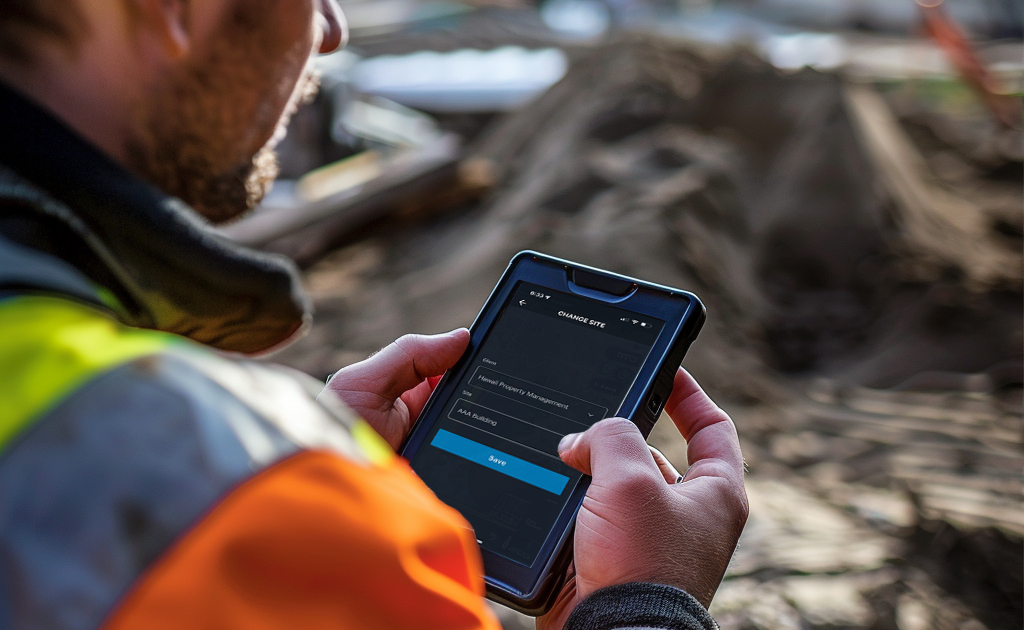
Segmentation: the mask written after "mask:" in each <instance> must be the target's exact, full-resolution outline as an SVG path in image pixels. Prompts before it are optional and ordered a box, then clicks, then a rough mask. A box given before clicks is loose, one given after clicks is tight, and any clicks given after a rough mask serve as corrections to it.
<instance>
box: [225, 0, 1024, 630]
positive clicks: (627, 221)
mask: <svg viewBox="0 0 1024 630" xmlns="http://www.w3.org/2000/svg"><path fill="white" fill-rule="evenodd" d="M343 8H344V10H345V12H346V14H347V16H348V19H349V23H350V26H351V35H352V37H351V43H350V45H349V47H348V49H347V50H345V51H342V52H340V53H336V54H334V55H331V56H328V57H324V58H322V59H320V61H319V66H320V70H321V72H322V76H323V89H322V90H321V93H320V95H319V96H318V97H317V99H316V100H315V101H314V102H312V103H310V104H309V105H308V106H306V107H305V108H304V109H303V110H301V111H300V112H299V114H298V115H297V116H296V118H295V119H294V120H293V122H292V125H291V130H290V133H289V136H288V139H287V140H286V141H285V143H284V144H283V145H282V146H281V147H280V153H281V161H282V169H283V176H284V177H283V179H282V180H281V181H280V182H279V183H278V185H277V186H276V187H275V189H274V191H273V193H272V194H271V196H270V197H269V198H268V199H267V200H266V202H265V203H264V204H263V206H262V207H260V208H259V209H258V210H257V211H256V212H255V213H253V214H252V215H250V216H249V217H247V218H245V219H243V220H242V221H240V222H237V223H235V224H232V225H230V226H228V227H226V228H225V229H224V231H225V232H226V233H227V234H228V235H229V236H231V237H232V238H235V239H237V240H239V241H241V242H244V243H247V244H249V245H252V246H255V247H258V248H262V249H265V250H268V251H274V252H280V253H284V254H287V255H289V256H292V257H294V258H295V259H296V260H297V261H298V262H299V263H300V265H301V266H302V267H303V269H304V270H305V271H304V273H305V281H306V283H307V286H308V289H309V291H310V292H311V294H312V296H313V298H314V300H315V302H316V308H317V316H316V324H315V326H314V327H313V329H312V331H311V332H310V334H309V335H307V336H306V337H305V338H304V339H303V340H301V341H300V342H299V343H297V344H295V345H294V346H292V347H290V348H288V349H286V350H284V351H282V352H280V353H278V354H277V355H276V356H274V357H272V360H274V361H279V362H283V363H286V364H289V365H292V366H295V367H297V368H299V369H301V370H304V371H306V372H308V373H310V374H313V375H315V376H317V377H320V378H322V377H324V376H325V375H327V374H328V373H330V372H333V371H335V370H337V369H339V368H340V367H342V366H344V365H347V364H350V363H352V362H355V361H358V360H361V359H363V358H365V357H366V356H367V355H368V354H370V353H371V352H373V351H375V350H377V349H379V348H380V347H382V346H383V345H385V344H387V343H388V342H390V341H392V340H393V339H395V338H396V337H398V336H400V335H402V334H404V333H407V332H420V333H432V332H440V331H447V330H450V329H452V328H454V327H457V326H467V325H469V324H470V323H471V322H472V320H473V317H474V316H475V314H476V312H477V310H478V309H479V308H480V306H481V305H482V304H483V303H484V300H485V299H486V297H487V295H488V293H489V291H490V289H491V287H492V286H493V285H494V283H495V282H496V281H497V280H498V278H499V276H500V275H501V272H502V270H503V269H504V267H505V265H506V264H507V262H508V260H509V258H511V256H512V255H513V254H514V253H515V252H517V251H519V250H522V249H526V248H531V249H536V250H540V251H543V252H546V253H549V254H552V255H556V256H561V257H565V258H569V259H572V260H576V261H579V262H582V263H586V264H590V265H594V266H598V267H603V268H606V269H610V270H612V271H616V272H620V273H624V274H629V275H634V276H638V277H640V278H644V279H646V280H650V281H654V282H658V283H662V284H667V285H673V286H677V287H681V288H684V289H688V290H692V291H694V292H696V293H697V294H698V295H700V296H701V297H702V298H703V300H704V301H705V302H706V304H707V308H708V323H707V325H706V326H705V328H704V331H703V332H702V334H701V336H700V338H699V339H698V341H697V342H696V344H695V345H694V346H693V348H692V350H691V352H690V354H689V355H688V356H687V358H686V361H685V363H684V364H685V366H686V367H687V368H688V369H689V370H690V371H691V372H693V373H694V374H695V375H696V377H697V378H698V380H700V381H701V383H703V384H704V386H705V387H706V388H707V389H708V391H709V392H710V393H711V395H712V396H713V397H714V398H715V399H716V400H717V401H719V403H720V404H721V405H722V406H723V407H724V408H725V409H726V410H727V411H728V412H729V413H730V414H731V415H732V416H733V418H734V419H735V420H736V423H737V425H738V428H739V432H740V436H741V439H742V441H743V447H744V452H745V455H746V459H747V462H748V464H749V476H748V479H747V481H748V490H749V495H750V504H751V516H750V521H749V523H748V525H747V529H746V532H745V533H744V536H743V539H742V540H741V542H740V548H739V550H738V552H737V554H736V557H735V559H734V561H733V563H732V566H731V568H730V571H729V574H728V576H727V578H726V581H725V583H724V584H723V585H722V587H721V589H720V591H719V594H718V596H717V598H716V600H715V603H714V606H713V607H712V613H713V614H714V615H715V617H716V618H717V619H718V621H719V623H720V624H721V625H722V627H723V628H724V629H726V630H741V629H742V630H754V629H757V630H800V629H811V628H814V629H817V628H832V629H840V628H842V629H854V628H856V629H873V630H890V629H892V630H928V629H936V630H946V629H949V630H954V629H958V630H983V629H990V630H997V629H998V630H1002V629H1006V630H1019V629H1020V628H1021V627H1022V626H1024V618H1022V602H1024V593H1022V574H1024V567H1022V558H1024V549H1022V544H1021V540H1022V535H1024V509H1022V505H1021V498H1022V488H1024V485H1022V473H1024V446H1022V444H1024V439H1022V433H1024V431H1022V429H1024V424H1022V395H1021V392H1022V346H1024V337H1022V318H1024V314H1022V247H1024V228H1022V224H1024V200H1022V197H1024V170H1022V135H1021V95H1022V86H1024V78H1022V77H1024V45H1022V26H1024V25H1022V20H1024V1H1022V0H946V2H942V0H919V2H916V3H915V2H914V1H913V0H731V1H727V0H721V1H717V0H544V1H543V2H539V3H537V4H534V3H531V2H526V1H525V0H495V1H493V2H492V1H482V0H481V1H473V2H455V1H431V0H349V1H345V2H343ZM651 441H652V443H653V444H655V445H656V446H658V447H660V448H661V449H662V450H663V451H664V452H665V453H666V454H667V455H668V456H669V458H670V459H672V460H673V461H674V463H675V464H676V465H677V466H678V467H679V468H680V469H682V468H685V466H686V453H685V444H684V443H683V441H682V439H681V438H680V437H679V436H678V435H677V434H676V433H675V431H674V428H673V427H672V424H671V422H669V421H667V419H663V421H662V422H660V423H659V425H658V428H656V429H655V433H654V434H653V436H652V438H651ZM656 526H657V525H656V524H654V523H652V527H656ZM496 611H497V612H498V614H499V616H500V617H501V619H502V620H503V623H504V624H505V626H506V628H508V629H516V628H527V627H532V623H531V622H530V620H528V619H526V618H524V617H522V616H519V615H516V614H514V613H511V612H510V611H507V610H504V609H500V608H498V607H496Z"/></svg>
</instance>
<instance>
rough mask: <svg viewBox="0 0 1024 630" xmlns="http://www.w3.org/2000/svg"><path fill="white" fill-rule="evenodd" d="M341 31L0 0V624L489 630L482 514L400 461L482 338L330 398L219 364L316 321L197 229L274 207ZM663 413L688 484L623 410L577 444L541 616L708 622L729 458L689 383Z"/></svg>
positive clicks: (733, 449) (377, 366) (273, 265)
mask: <svg viewBox="0 0 1024 630" xmlns="http://www.w3.org/2000/svg"><path fill="white" fill-rule="evenodd" d="M343 37H344V35H343V22H342V18H341V15H340V12H339V11H338V9H337V7H336V6H335V4H334V0H320V1H318V0H0V627H2V628H62V629H63V628H67V629H86V628H90V629H91V628H100V627H102V628H108V629H121V628H147V629H160V628H245V629H257V628H267V629H270V628H274V629H277V628H299V627H301V628H426V629H431V628H467V629H468V628H495V627H497V623H496V621H495V620H494V618H493V617H492V616H491V614H490V613H489V611H488V609H487V607H486V606H485V605H484V601H483V599H482V595H483V582H482V579H481V572H482V570H481V563H480V557H479V553H478V550H477V548H476V543H475V540H474V538H473V536H472V533H471V532H470V531H469V530H468V529H467V527H466V524H465V521H463V520H462V519H461V517H460V516H459V515H458V514H457V513H456V512H455V511H453V510H451V509H450V508H448V507H446V506H444V505H443V504H442V503H440V502H439V501H438V500H437V499H436V498H435V497H434V496H433V495H432V493H430V491H429V490H428V489H427V488H426V487H425V486H424V485H423V484H422V483H421V482H420V481H419V480H418V479H417V478H416V477H415V476H414V475H413V474H412V472H411V471H410V470H409V469H408V467H407V466H406V465H405V464H404V463H403V462H402V461H401V460H400V459H399V458H397V457H396V456H395V454H394V451H393V449H394V448H395V447H397V446H398V444H399V443H400V442H401V440H402V439H403V437H404V436H405V434H406V433H407V431H408V429H409V426H410V424H411V422H412V421H413V420H414V419H415V417H416V415H417V414H418V413H419V410H420V409H421V408H422V406H423V404H424V403H425V401H426V398H427V396H428V395H429V393H430V388H431V385H432V383H433V382H435V381H434V380H432V379H431V377H436V376H437V375H440V374H442V373H443V372H444V370H445V369H447V368H448V367H450V366H451V365H452V364H453V363H454V362H455V361H456V359H457V358H458V357H459V355H460V354H461V353H462V351H463V350H464V348H465V346H466V343H467V340H468V334H467V332H466V331H465V330H456V331H454V332H452V333H449V334H447V335H438V336H407V337H403V338H402V339H399V340H398V341H396V342H395V343H393V344H391V345H390V346H388V347H387V348H385V349H384V350H383V351H381V352H380V353H378V354H377V355H375V356H374V357H373V358H371V359H368V360H367V361H364V362H362V363H359V364H356V365H353V366H351V367H349V368H346V369H344V370H342V371H341V372H339V373H338V374H337V375H336V376H335V377H334V378H333V379H332V381H331V383H330V385H329V387H328V389H327V390H326V391H323V392H320V391H318V390H319V389H320V388H319V387H318V386H317V385H316V384H315V383H313V382H311V381H310V380H309V379H308V378H306V377H304V376H302V375H299V374H295V373H293V372H290V371H288V370H285V369H283V368H273V367H268V366H266V365H262V364H255V363H252V362H247V361H245V360H243V359H242V358H240V357H238V356H237V355H236V356H235V357H234V358H232V357H229V356H228V355H225V354H224V353H216V352H214V351H212V350H211V348H213V349H218V350H223V351H230V352H235V353H258V352H262V351H265V350H268V349H270V348H273V347H276V346H279V345H280V344H282V343H284V342H285V341H287V340H288V339H289V338H291V337H292V336H294V335H295V334H296V333H297V332H298V331H300V330H301V329H302V328H303V327H304V326H305V324H306V323H307V320H308V317H307V315H306V313H307V307H306V302H305V298H304V297H303V296H302V294H301V291H300V289H299V284H298V280H297V275H296V273H295V270H294V268H293V267H292V266H291V265H290V264H289V263H288V262H287V261H284V260H282V259H279V258H276V257H272V256H267V255H264V254H260V253H256V252H252V251H248V250H245V249H242V248H240V247H237V246H235V245H233V244H231V243H229V242H226V241H225V240H223V239H221V238H219V237H218V236H216V235H215V234H213V233H212V232H210V231H209V230H207V228H206V225H207V221H210V222H219V221H224V220H227V219H230V218H232V217H234V216H236V215H238V214H239V213H241V212H243V211H245V210H246V209H247V208H249V207H251V206H252V205H253V204H254V203H256V202H257V201H258V200H259V198H260V197H261V195H262V194H263V193H264V192H265V190H266V188H267V186H268V185H269V182H270V181H271V180H272V178H273V175H274V160H273V155H272V147H273V144H274V143H275V141H276V140H278V139H279V137H280V130H281V129H282V128H283V122H282V120H283V118H284V117H286V116H287V114H288V113H289V112H290V111H291V110H292V109H293V108H294V106H295V104H296V103H298V102H299V101H300V100H301V98H302V97H303V96H304V95H306V94H308V93H309V91H310V87H311V81H310V79H309V77H308V76H307V75H305V74H304V72H305V68H306V67H307V62H308V60H309V58H310V56H311V55H312V54H314V53H315V52H317V51H319V52H329V51H331V50H334V49H335V48H337V47H338V46H339V45H340V44H341V42H342V40H343ZM201 217H202V218H201ZM204 218H205V220H204ZM667 409H668V410H669V414H670V415H671V416H672V418H673V419H674V421H675V423H676V425H677V426H678V427H679V429H680V431H681V432H682V434H683V436H684V437H685V438H686V439H687V440H688V441H689V456H690V457H689V459H690V462H691V465H690V468H689V469H688V470H687V471H686V475H685V478H682V481H681V483H676V481H677V478H678V477H679V476H678V473H677V472H676V471H675V470H674V469H673V468H672V467H671V464H669V463H668V462H666V461H664V459H663V458H661V457H659V456H658V455H657V454H656V453H653V452H652V451H651V450H649V449H648V447H647V446H646V444H645V443H644V441H643V439H642V438H641V436H640V434H639V432H638V431H637V430H636V429H635V428H634V427H633V425H632V424H630V423H629V422H626V421H624V420H621V419H611V420H605V421H603V422H600V423H598V424H597V425H595V426H594V427H593V428H592V429H590V430H589V431H587V432H586V433H584V434H580V435H571V436H566V438H565V439H564V440H563V443H562V444H561V445H560V447H559V448H560V454H561V457H562V458H563V459H564V460H565V461H566V462H567V463H568V464H569V465H572V466H575V467H577V468H579V469H580V470H582V471H583V472H585V473H587V474H590V475H593V477H594V482H593V485H592V487H591V489H590V492H589V494H588V498H587V500H586V502H585V504H584V507H583V510H582V511H581V513H580V516H579V521H578V526H577V529H576V539H575V561H574V574H573V577H572V578H571V579H569V580H568V582H567V586H566V587H565V589H564V591H563V592H562V593H561V594H560V596H559V599H558V602H557V604H556V606H555V608H554V610H553V611H552V612H551V613H550V614H549V615H547V616H545V617H544V618H542V619H540V620H539V621H538V625H539V626H540V627H542V628H561V627H565V628H573V629H584V628H595V629H596V628H602V629H603V628H626V627H645V628H687V629H695V628H711V627H713V626H714V622H713V621H712V620H711V618H710V617H709V616H708V614H707V612H706V607H707V606H708V605H709V604H710V602H711V598H712V597H713V595H714V593H715V590H716V589H717V586H718V583H719V581H720V580H721V578H722V575H723V574H724V572H725V568H726V565H727V564H728V561H729V558H730V556H731V554H732V552H733V550H734V548H735V544H736V540H737V538H738V536H739V532H740V530H741V529H742V527H743V523H744V521H745V519H746V499H745V495H744V491H743V480H742V460H741V455H740V450H739V444H738V440H737V437H736V432H735V428H734V427H733V425H732V423H731V421H730V420H729V418H728V417H727V416H726V415H725V414H724V413H723V412H722V411H721V410H719V409H718V408H717V407H716V406H715V405H714V403H712V402H711V401H710V400H709V399H708V398H707V397H706V396H705V395H704V393H703V392H702V391H701V390H700V388H699V387H698V386H697V384H696V383H695V382H694V381H693V380H692V379H691V378H690V377H689V376H688V375H687V374H686V373H685V372H682V371H680V372H679V374H678V375H677V377H676V382H675V389H674V391H673V394H672V397H671V399H670V400H669V402H668V407H667ZM360 418H362V419H360ZM381 436H383V439H382V438H381Z"/></svg>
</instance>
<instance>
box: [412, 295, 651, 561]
mask: <svg viewBox="0 0 1024 630" xmlns="http://www.w3.org/2000/svg"><path fill="white" fill-rule="evenodd" d="M663 326H664V322H662V321H660V320H656V319H652V318H650V317H646V316H640V315H637V314H636V313H630V312H629V311H626V310H623V309H620V308H616V307H613V306H609V305H607V304H604V303H601V302H598V301H596V300H590V299H587V298H582V297H578V296H575V295H571V294H568V293H562V292H559V291H552V290H551V289H546V288H543V287H540V286H537V285H532V284H527V283H520V284H519V286H518V287H517V288H516V289H515V290H514V291H513V293H512V297H511V299H510V300H509V301H508V303H507V304H506V305H505V307H504V310H503V312H502V313H501V315H500V316H499V317H498V320H497V321H496V322H495V324H494V327H493V328H492V330H491V332H490V335H489V336H488V337H487V338H486V339H485V341H484V343H483V344H482V345H481V347H480V350H479V351H478V352H477V354H476V356H475V357H474V358H473V360H472V362H471V364H470V366H469V369H468V371H467V372H466V375H465V377H464V378H463V379H462V381H461V382H460V383H459V386H458V388H457V389H456V390H455V392H456V393H455V395H454V396H453V397H452V399H451V400H450V401H449V402H448V404H447V405H446V406H445V408H444V409H443V410H442V415H441V420H440V421H438V422H437V424H436V425H435V426H434V427H433V428H432V429H431V432H430V434H429V435H428V436H427V440H426V443H425V444H424V446H423V447H422V448H420V450H419V452H418V453H417V454H416V456H415V457H414V458H413V460H412V466H413V468H414V469H415V470H416V472H417V473H418V474H419V475H420V477H421V478H422V479H423V480H424V481H425V482H426V484H427V485H428V486H430V488H431V489H432V490H433V491H434V492H435V493H436V494H437V496H438V497H439V498H440V499H441V500H443V501H444V502H445V503H447V504H449V505H451V506H452V507H454V508H455V509H457V510H459V511H460V512H461V513H462V514H463V516H465V517H466V519H467V520H468V521H469V522H470V524H472V525H473V529H474V530H475V531H476V537H477V540H478V541H479V543H480V545H481V546H482V547H483V548H484V549H487V550H489V551H492V552H494V553H496V554H499V555H501V556H504V557H506V558H509V559H511V560H514V561H516V562H519V563H522V564H524V565H527V566H531V565H532V564H533V563H534V561H535V560H536V558H537V554H538V552H539V551H540V548H541V545H543V544H544V540H545V539H546V538H547V535H548V533H549V532H550V530H551V528H552V527H553V526H554V523H555V521H556V520H557V519H558V516H559V514H561V512H562V510H563V509H564V508H565V505H566V503H567V502H568V499H569V495H570V494H572V491H573V489H575V487H576V485H577V483H578V482H579V480H580V477H581V476H582V475H581V474H580V473H579V472H577V471H576V470H575V469H573V468H570V467H569V466H566V465H565V464H563V463H562V461H561V460H560V459H559V458H558V441H559V440H560V439H561V438H562V436H563V435H565V434H567V433H578V432H580V431H585V430H586V429H587V428H588V427H590V426H591V425H592V424H594V423H595V422H597V421H599V420H601V419H603V418H607V417H610V416H612V415H614V414H615V413H616V412H617V411H618V409H619V405H621V404H622V400H623V398H625V395H626V392H627V391H628V390H629V388H630V386H631V385H632V384H633V381H634V380H635V379H636V375H637V373H638V371H639V370H640V367H641V365H643V363H644V361H645V360H646V358H647V355H648V354H649V353H650V350H651V347H652V346H653V345H654V341H655V340H656V339H657V338H658V334H659V333H660V332H661V329H662V327H663Z"/></svg>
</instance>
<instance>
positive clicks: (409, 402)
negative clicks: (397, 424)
mask: <svg viewBox="0 0 1024 630" xmlns="http://www.w3.org/2000/svg"><path fill="white" fill-rule="evenodd" d="M431 380H432V379H429V378H428V379H427V380H425V381H423V382H422V383H420V384H419V385H417V386H416V387H413V388H412V389H410V390H409V391H407V392H405V393H404V394H402V396H401V398H402V400H403V401H405V406H406V407H408V408H409V421H410V422H416V418H419V417H420V412H421V411H423V406H424V405H426V404H427V400H428V399H429V398H430V394H432V393H433V392H434V384H432V383H431ZM434 383H435V384H436V381H434Z"/></svg>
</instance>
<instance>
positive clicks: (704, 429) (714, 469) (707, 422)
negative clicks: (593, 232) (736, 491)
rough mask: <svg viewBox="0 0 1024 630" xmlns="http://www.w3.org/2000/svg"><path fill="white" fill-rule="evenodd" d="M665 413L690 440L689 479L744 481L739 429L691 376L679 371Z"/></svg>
mask: <svg viewBox="0 0 1024 630" xmlns="http://www.w3.org/2000/svg"><path fill="white" fill-rule="evenodd" d="M665 411H666V412H667V413H668V415H669V417H670V418H672V421H673V422H674V423H675V425H676V428H678V429H679V432H680V433H681V434H682V435H683V437H684V438H685V439H686V444H687V448H686V455H687V460H688V461H689V463H690V468H689V470H687V472H686V475H685V478H686V479H687V480H689V479H692V478H693V477H698V476H702V475H716V476H724V477H728V478H729V479H730V480H733V481H739V483H741V484H742V479H743V454H742V453H741V451H740V441H739V436H738V435H737V433H736V427H735V425H734V424H733V422H732V419H731V418H729V416H728V414H726V413H725V412H724V411H722V409H721V408H720V407H719V406H718V405H716V404H715V402H714V401H713V400H711V398H709V397H708V395H707V394H705V393H704V390H703V389H701V387H700V385H698V384H697V381H696V380H694V378H693V377H692V376H690V374H689V373H688V372H687V371H686V370H684V369H682V368H679V371H678V372H676V377H675V381H674V382H673V384H672V395H671V396H669V398H668V402H667V403H666V404H665Z"/></svg>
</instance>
